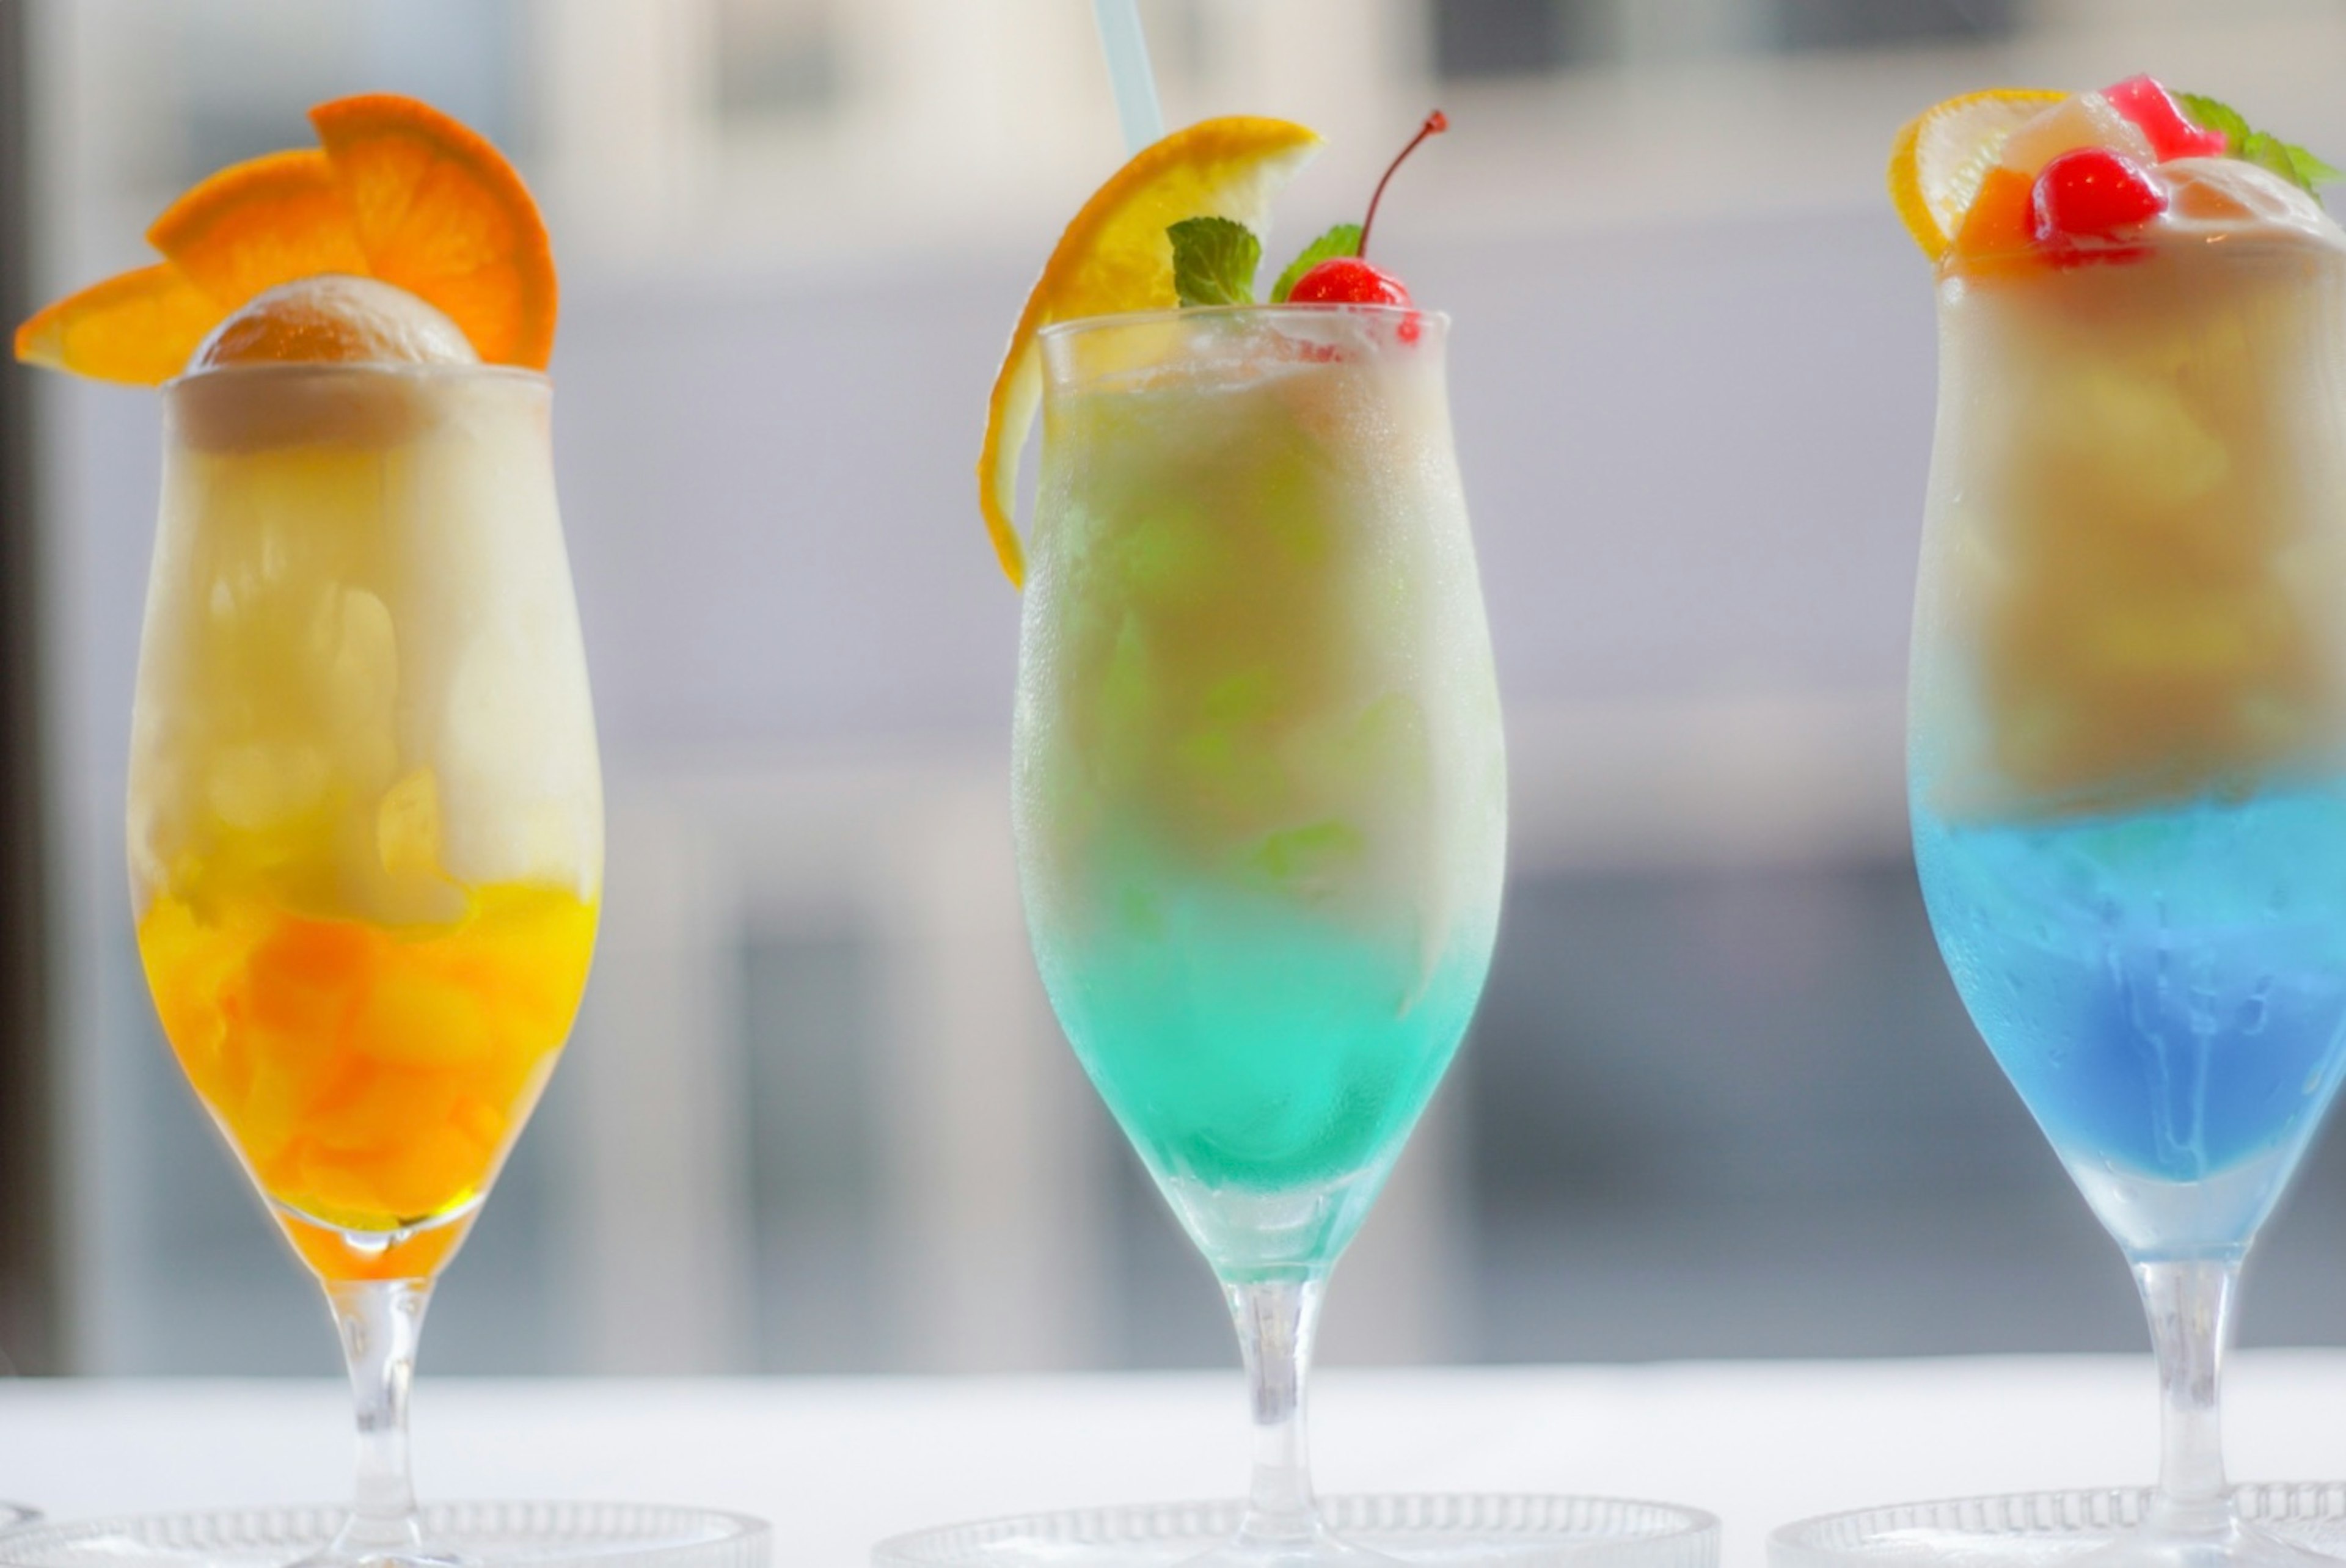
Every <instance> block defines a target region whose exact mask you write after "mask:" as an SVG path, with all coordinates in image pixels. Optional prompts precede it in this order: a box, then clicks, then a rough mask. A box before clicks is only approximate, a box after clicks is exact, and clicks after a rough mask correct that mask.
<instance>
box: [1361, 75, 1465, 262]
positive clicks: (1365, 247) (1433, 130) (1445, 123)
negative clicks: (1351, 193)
mask: <svg viewBox="0 0 2346 1568" xmlns="http://www.w3.org/2000/svg"><path fill="white" fill-rule="evenodd" d="M1449 128H1450V117H1449V116H1447V115H1445V114H1443V112H1442V111H1441V110H1440V109H1436V110H1434V111H1433V113H1432V114H1430V115H1428V116H1426V117H1425V123H1424V124H1423V125H1422V126H1420V127H1417V134H1416V135H1415V136H1413V137H1410V138H1409V145H1408V146H1407V147H1405V148H1402V149H1401V151H1399V152H1398V153H1395V154H1394V155H1393V160H1392V162H1391V163H1389V164H1387V165H1385V174H1384V178H1382V179H1380V180H1378V181H1377V188H1376V189H1375V190H1374V191H1373V192H1372V193H1371V195H1370V197H1369V215H1368V216H1367V217H1366V218H1363V219H1361V242H1360V244H1358V245H1357V246H1355V247H1353V249H1352V254H1353V255H1355V256H1357V257H1359V258H1360V259H1361V260H1363V261H1365V260H1368V259H1369V230H1370V229H1372V228H1373V227H1374V226H1375V224H1376V221H1377V203H1378V202H1380V201H1382V200H1383V199H1385V186H1386V185H1387V183H1389V182H1390V181H1391V180H1392V177H1393V170H1395V169H1397V168H1400V167H1401V166H1402V163H1403V160H1404V159H1406V158H1408V157H1409V155H1410V154H1411V153H1413V152H1415V151H1416V150H1417V144H1418V143H1419V142H1422V141H1423V140H1424V139H1425V138H1426V137H1430V136H1440V135H1441V134H1442V133H1443V131H1446V130H1448V129H1449Z"/></svg>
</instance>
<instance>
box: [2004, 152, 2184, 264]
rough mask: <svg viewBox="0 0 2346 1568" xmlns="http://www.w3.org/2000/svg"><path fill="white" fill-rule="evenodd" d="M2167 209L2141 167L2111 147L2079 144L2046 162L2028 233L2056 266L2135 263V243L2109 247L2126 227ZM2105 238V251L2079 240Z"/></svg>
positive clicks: (2033, 199) (2032, 197)
mask: <svg viewBox="0 0 2346 1568" xmlns="http://www.w3.org/2000/svg"><path fill="white" fill-rule="evenodd" d="M2166 210H2167V192H2166V191H2164V190H2162V189H2160V188H2159V186H2158V182H2157V180H2154V179H2153V178H2150V175H2149V174H2148V172H2147V171H2146V170H2145V169H2144V168H2143V167H2142V166H2141V165H2140V164H2138V163H2137V162H2135V161H2134V159H2132V158H2128V157H2127V156H2126V155H2125V154H2124V153H2120V152H2112V151H2111V150H2110V149H2109V148H2102V147H2081V148H2077V149H2076V150H2075V151H2073V152H2065V153H2063V154H2062V155H2061V156H2060V157H2058V158H2055V159H2054V160H2053V161H2052V162H2051V163H2048V164H2046V165H2045V169H2044V172H2043V173H2041V174H2039V175H2038V176H2037V177H2036V186H2035V189H2034V190H2033V191H2031V192H2030V212H2029V220H2028V233H2029V237H2030V238H2031V239H2035V241H2036V243H2037V245H2038V247H2039V248H2040V249H2044V250H2045V252H2046V253H2047V254H2048V255H2049V256H2050V257H2051V258H2052V260H2053V261H2054V262H2055V264H2056V265H2061V266H2074V265H2076V263H2077V262H2080V261H2131V260H2138V259H2139V258H2140V257H2141V256H2142V255H2143V254H2144V252H2143V251H2142V250H2141V249H2139V248H2137V247H2131V246H2128V247H2117V248H2107V247H2106V248H2104V249H2098V250H2097V249H2078V248H2077V241H2079V240H2081V239H2082V240H2086V241H2087V242H2088V245H2089V246H2090V245H2091V244H2093V243H2094V242H2096V241H2099V242H2105V246H2106V242H2107V241H2110V240H2114V239H2118V238H2120V237H2121V236H2122V235H2124V234H2125V233H2126V232H2127V230H2129V229H2135V228H2137V227H2138V226H2140V225H2142V224H2145V223H2147V222H2149V221H2150V220H2151V219H2154V218H2156V217H2157V216H2158V215H2159V214H2160V213H2162V212H2164V211H2166Z"/></svg>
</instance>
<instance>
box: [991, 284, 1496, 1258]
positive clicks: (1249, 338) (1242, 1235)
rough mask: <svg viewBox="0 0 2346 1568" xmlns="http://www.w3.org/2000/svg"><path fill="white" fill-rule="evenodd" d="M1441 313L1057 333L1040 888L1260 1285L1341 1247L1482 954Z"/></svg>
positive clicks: (1197, 1182) (1127, 1056)
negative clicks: (1439, 315) (1444, 384)
mask: <svg viewBox="0 0 2346 1568" xmlns="http://www.w3.org/2000/svg"><path fill="white" fill-rule="evenodd" d="M1444 326H1445V323H1444V322H1443V319H1442V318H1440V317H1438V316H1427V315H1422V314H1420V313H1418V312H1415V311H1401V310H1382V309H1372V310H1363V309H1349V308H1348V309H1330V308H1318V307H1303V308H1288V309H1240V310H1226V311H1197V310H1192V311H1183V312H1181V313H1180V314H1178V316H1177V315H1140V316H1126V317H1117V318H1109V319H1106V320H1102V321H1092V322H1084V323H1075V324H1071V325H1069V326H1066V327H1063V328H1056V329H1054V330H1053V331H1050V332H1048V333H1046V334H1045V339H1044V345H1045V347H1044V361H1045V401H1044V418H1045V427H1044V442H1043V473H1042V479H1041V487H1040V492H1039V496H1038V501H1037V505H1036V514H1035V531H1034V555H1033V575H1032V579H1031V581H1030V583H1029V585H1028V589H1027V594H1026V599H1025V621H1024V631H1023V641H1022V647H1021V658H1020V680H1019V693H1018V714H1017V762H1016V768H1017V787H1016V792H1015V799H1016V824H1017V831H1018V844H1019V860H1020V865H1021V868H1022V873H1023V877H1024V882H1025V896H1026V908H1027V917H1028V923H1029V925H1030V927H1031V928H1032V931H1033V933H1034V937H1035V951H1036V953H1037V955H1038V958H1039V960H1040V962H1041V966H1042V972H1043V978H1044V982H1045V985H1046V986H1047V988H1048V990H1049V992H1050V995H1051V999H1052V1002H1053V1003H1054V1005H1055V1006H1056V1009H1057V1011H1058V1014H1059V1017H1060V1020H1061V1022H1062V1023H1064V1024H1065V1025H1066V1030H1067V1033H1068V1035H1069V1037H1070V1038H1071V1039H1072V1040H1073V1042H1074V1044H1075V1047H1076V1052H1077V1054H1078V1055H1079V1056H1080V1057H1081V1058H1082V1060H1083V1063H1084V1065H1085V1067H1086V1070H1087V1071H1088V1072H1089V1073H1090V1074H1091V1077H1092V1080H1093V1082H1094V1083H1095V1084H1097V1085H1098V1088H1099V1091H1100V1093H1101V1095H1102V1096H1103V1097H1104V1098H1105V1099H1106V1100H1107V1104H1108V1106H1109V1108H1110V1109H1111V1110H1112V1111H1113V1112H1114V1113H1115V1115H1116V1116H1117V1120H1118V1122H1120V1123H1121V1124H1122V1125H1123V1126H1124V1129H1125V1131H1126V1133H1127V1135H1129V1136H1130V1137H1131V1139H1132V1141H1133V1144H1134V1145H1135V1146H1136V1147H1137V1149H1138V1150H1139V1152H1140V1154H1141V1156H1142V1158H1143V1159H1144V1160H1145V1161H1147V1163H1148V1167H1149V1170H1150V1171H1151V1173H1152V1174H1153V1175H1154V1176H1156V1178H1157V1180H1158V1184H1159V1186H1161V1187H1162V1188H1163V1189H1164V1191H1165V1192H1166V1194H1167V1196H1168V1197H1169V1198H1170V1199H1171V1201H1172V1203H1173V1205H1174V1207H1175V1208H1176V1210H1177V1211H1178V1213H1179V1215H1180V1217H1181V1218H1182V1221H1183V1223H1184V1224H1185V1225H1186V1226H1187V1227H1188V1230H1189V1233H1190V1235H1191V1236H1192V1237H1195V1239H1196V1240H1197V1242H1198V1244H1199V1247H1201V1248H1202V1249H1203V1250H1204V1252H1205V1253H1206V1256H1207V1257H1208V1258H1209V1260H1210V1261H1211V1262H1212V1263H1213V1265H1214V1267H1215V1269H1216V1271H1217V1272H1218V1273H1219V1274H1220V1275H1221V1276H1222V1278H1224V1279H1225V1281H1226V1282H1229V1283H1231V1284H1233V1285H1236V1284H1239V1283H1242V1282H1246V1281H1255V1280H1273V1279H1281V1280H1291V1281H1300V1282H1308V1281H1312V1280H1316V1279H1317V1278H1320V1277H1321V1276H1323V1275H1324V1274H1325V1273H1326V1272H1327V1270H1328V1269H1329V1268H1331V1266H1332V1265H1333V1263H1334V1261H1335V1259H1336V1257H1337V1256H1338V1255H1339V1254H1340V1253H1341V1251H1342V1249H1343V1247H1344V1245H1345V1244H1346V1243H1347V1242H1348V1241H1349V1240H1351V1238H1352V1233H1353V1232H1354V1231H1355V1230H1356V1229H1357V1228H1358V1227H1359V1225H1360V1222H1361V1219H1362V1217H1363V1216H1364V1215H1365V1213H1366V1212H1367V1209H1368V1206H1369V1204H1370V1202H1371V1201H1372V1198H1373V1197H1374V1196H1375V1194H1376V1191H1377V1188H1378V1187H1379V1186H1381V1185H1382V1181H1383V1179H1384V1176H1385V1175H1386V1173H1387V1172H1388V1171H1389V1170H1390V1169H1391V1168H1392V1161H1393V1158H1394V1156H1396V1155H1397V1154H1398V1153H1399V1152H1400V1148H1401V1145H1402V1142H1403V1138H1405V1137H1406V1136H1407V1135H1408V1132H1409V1129H1410V1127H1411V1126H1412V1125H1413V1123H1414V1122H1415V1121H1416V1119H1417V1116H1418V1114H1419V1113H1420V1112H1421V1111H1422V1110H1423V1108H1424V1105H1425V1102H1426V1100H1427V1098H1428V1097H1429V1096H1430V1095H1432V1093H1433V1087H1434V1084H1436V1083H1437V1082H1439V1080H1440V1078H1441V1076H1442V1073H1443V1068H1444V1067H1445V1066H1446V1065H1447V1064H1448V1063H1449V1060H1450V1057H1451V1055H1452V1054H1453V1053H1454V1051H1455V1050H1456V1048H1457V1044H1458V1040H1459V1036H1460V1035H1461V1033H1463V1032H1464V1028H1465V1026H1466V1022H1467V1019H1468V1017H1469V1015H1470V1014H1471V1013H1472V1012H1473V1010H1474V1002H1475V999H1476V997H1477V995H1478V994H1479V993H1480V992H1481V989H1482V984H1483V978H1484V972H1485V971H1486V969H1487V968H1488V965H1489V962H1490V956H1491V947H1492V942H1493V938H1494V932H1495V930H1496V925H1497V914H1498V902H1499V891H1500V884H1501V880H1502V871H1503V861H1504V856H1505V824H1506V779H1505V756H1504V747H1503V740H1502V735H1501V727H1500V718H1499V700H1498V689H1497V684H1496V681H1495V678H1494V674H1493V670H1492V664H1491V652H1490V642H1489V636H1488V633H1487V630H1486V628H1485V626H1484V616H1483V606H1482V596H1481V589H1480V585H1479V583H1478V579H1477V575H1476V571H1475V565H1474V547H1473V543H1472V540H1471V538H1470V536H1469V535H1468V531H1467V523H1466V512H1465V506H1464V501H1463V499H1462V497H1461V494H1460V490H1459V484H1458V475H1457V469H1456V464H1455V462H1454V457H1453V455H1452V450H1451V436H1450V423H1449V414H1448V410H1447V405H1446V402H1445V396H1444V390H1443V352H1442V351H1443V331H1444Z"/></svg>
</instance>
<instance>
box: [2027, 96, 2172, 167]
mask: <svg viewBox="0 0 2346 1568" xmlns="http://www.w3.org/2000/svg"><path fill="white" fill-rule="evenodd" d="M2081 147H2103V148H2109V149H2110V150H2111V151H2112V152H2120V153H2124V154H2126V156H2127V157H2128V158H2133V159H2134V160H2135V161H2136V162H2137V163H2139V164H2141V165H2142V166H2143V167H2144V168H2150V167H2151V166H2152V165H2154V164H2156V163H2157V161H2158V155H2157V154H2156V153H2154V152H2153V151H2151V148H2150V138H2149V137H2147V136H2145V135H2143V134H2142V127H2139V126H2137V125H2136V124H2135V123H2134V122H2133V121H2132V120H2130V119H2128V118H2127V117H2126V116H2124V115H2122V114H2120V113H2118V111H2117V108H2115V107H2113V106H2112V105H2111V103H2110V100H2109V99H2107V98H2106V97H2102V95H2101V94H2099V93H2073V94H2071V95H2070V96H2069V97H2066V98H2063V99H2062V100H2061V101H2060V102H2059V103H2057V104H2053V105H2050V106H2048V107H2045V108H2044V109H2042V110H2040V111H2038V112H2037V113H2036V114H2035V115H2034V116H2032V117H2029V118H2027V119H2025V120H2023V121H2021V122H2020V125H2019V126H2018V127H2017V128H2015V130H2014V131H2013V133H2012V135H2011V136H2010V137H2006V138H2005V140H2004V155H2003V158H2001V159H2000V160H1999V161H2001V162H2002V163H2003V165H2004V168H2008V169H2010V170H2012V171H2013V172H2014V173H2015V174H2019V175H2025V176H2026V177H2027V178H2030V179H2034V178H2036V176H2037V174H2038V173H2039V172H2040V171H2041V170H2042V169H2043V168H2045V165H2046V164H2048V163H2051V162H2052V161H2053V160H2054V159H2055V158H2058V157H2060V156H2061V155H2062V154H2063V153H2065V152H2075V151H2076V150H2077V149H2078V148H2081Z"/></svg>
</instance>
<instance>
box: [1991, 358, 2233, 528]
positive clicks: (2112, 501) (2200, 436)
mask: <svg viewBox="0 0 2346 1568" xmlns="http://www.w3.org/2000/svg"><path fill="white" fill-rule="evenodd" d="M2039 410H2040V415H2041V418H2042V421H2043V423H2042V424H2041V426H2040V428H2039V433H2038V435H2037V438H2036V439H2037V441H2038V443H2040V444H2039V451H2040V452H2041V453H2043V454H2044V456H2045V459H2046V461H2047V463H2048V466H2049V467H2050V468H2051V470H2052V472H2051V473H2048V474H2047V475H2046V477H2047V478H2050V479H2054V480H2055V482H2066V484H2067V485H2068V486H2070V487H2073V488H2074V489H2075V490H2076V492H2077V493H2078V494H2086V495H2089V496H2093V497H2095V498H2096V506H2097V507H2108V506H2112V505H2117V506H2123V507H2126V508H2128V509H2130V510H2131V509H2144V510H2151V511H2168V510H2172V509H2175V508H2179V507H2183V506H2188V505H2189V504H2193V503H2194V502H2197V501H2198V500H2199V499H2201V498H2202V497H2204V496H2206V495H2207V494H2208V493H2209V492H2210V491H2212V490H2214V489H2215V488H2216V487H2217V486H2218V485H2219V484H2222V483H2224V480H2225V477H2226V476H2227V475H2228V474H2229V473H2230V471H2231V463H2232V460H2231V453H2230V452H2229V449H2228V448H2227V447H2226V446H2225V444H2224V443H2223V442H2222V441H2221V440H2219V438H2218V437H2217V436H2216V435H2215V434H2213V433H2210V432H2209V431H2208V428H2207V427H2206V426H2205V425H2203V424H2201V423H2199V421H2198V419H2196V418H2194V417H2193V416H2192V413H2191V411H2190V410H2189V409H2188V407H2186V406H2185V404H2184V400H2183V396H2182V393H2181V392H2180V391H2179V390H2178V388H2177V387H2176V386H2174V385H2173V384H2172V383H2169V382H2162V381H2159V380H2156V379H2152V378H2147V377H2145V376H2142V375H2139V374H2136V373H2132V372H2130V371H2129V370H2128V369H2127V367H2125V366H2121V365H2116V364H2109V363H2087V364H2085V365H2081V366H2079V367H2077V368H2076V370H2075V371H2074V372H2072V373H2070V374H2068V375H2066V376H2063V377H2061V378H2059V379H2058V380H2057V381H2055V382H2053V383H2052V384H2051V385H2049V386H2048V387H2047V388H2046V395H2045V398H2044V400H2043V402H2041V403H2040V405H2039Z"/></svg>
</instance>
